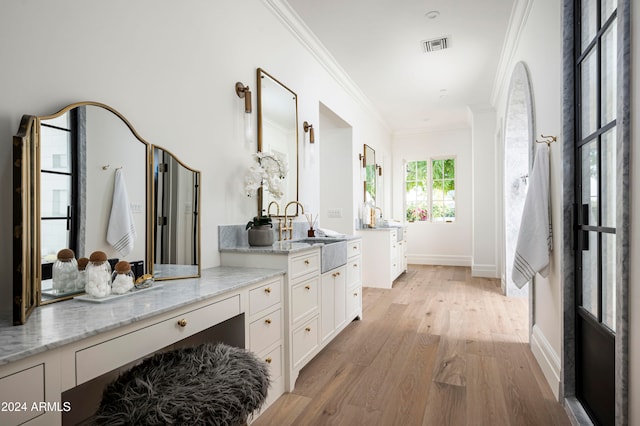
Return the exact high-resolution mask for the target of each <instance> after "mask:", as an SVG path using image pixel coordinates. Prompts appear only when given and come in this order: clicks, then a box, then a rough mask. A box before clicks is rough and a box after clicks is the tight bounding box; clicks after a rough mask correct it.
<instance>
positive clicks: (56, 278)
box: [52, 249, 78, 293]
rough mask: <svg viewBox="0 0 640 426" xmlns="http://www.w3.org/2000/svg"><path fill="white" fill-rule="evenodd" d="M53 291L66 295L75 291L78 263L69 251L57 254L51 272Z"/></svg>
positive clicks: (71, 251) (64, 250)
mask: <svg viewBox="0 0 640 426" xmlns="http://www.w3.org/2000/svg"><path fill="white" fill-rule="evenodd" d="M52 278H53V280H52V281H53V289H54V291H55V292H56V293H66V292H69V291H74V290H75V289H76V282H77V280H78V262H76V259H75V254H74V253H73V250H71V249H62V250H60V251H59V252H58V255H57V259H56V261H55V262H54V264H53V271H52Z"/></svg>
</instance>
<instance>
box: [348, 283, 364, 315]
mask: <svg viewBox="0 0 640 426" xmlns="http://www.w3.org/2000/svg"><path fill="white" fill-rule="evenodd" d="M361 305H362V286H360V285H358V286H356V287H353V288H348V289H347V321H351V320H352V319H353V317H354V316H355V313H356V312H358V311H359V310H360V306H361Z"/></svg>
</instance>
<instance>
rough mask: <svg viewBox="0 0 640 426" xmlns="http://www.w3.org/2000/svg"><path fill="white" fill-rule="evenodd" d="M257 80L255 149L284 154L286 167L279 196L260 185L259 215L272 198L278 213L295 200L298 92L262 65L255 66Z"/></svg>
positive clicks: (297, 174)
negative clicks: (283, 182) (266, 191)
mask: <svg viewBox="0 0 640 426" xmlns="http://www.w3.org/2000/svg"><path fill="white" fill-rule="evenodd" d="M256 80H257V87H258V152H277V153H280V154H282V155H283V156H284V158H286V161H287V167H288V172H287V177H286V178H285V179H286V182H285V186H284V187H285V189H284V195H283V196H282V197H281V198H280V199H276V198H274V197H272V196H271V194H269V193H265V191H263V190H262V188H260V189H259V190H258V215H261V214H267V211H268V207H269V204H270V203H271V202H272V201H276V202H277V203H278V204H279V205H280V207H281V210H280V213H281V214H284V207H285V205H286V203H288V202H290V201H298V176H299V164H298V96H297V95H296V93H295V92H294V91H292V90H291V89H289V88H288V87H287V86H285V85H284V84H282V83H281V82H280V81H278V80H277V79H276V78H274V77H273V76H271V75H270V74H269V73H267V72H266V71H265V70H263V69H262V68H258V69H257V71H256ZM283 204H284V205H283ZM297 214H298V206H297V205H296V215H297Z"/></svg>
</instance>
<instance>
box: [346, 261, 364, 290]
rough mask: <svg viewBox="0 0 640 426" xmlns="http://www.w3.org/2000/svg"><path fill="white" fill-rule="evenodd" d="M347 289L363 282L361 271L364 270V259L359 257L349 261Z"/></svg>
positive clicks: (347, 266)
mask: <svg viewBox="0 0 640 426" xmlns="http://www.w3.org/2000/svg"><path fill="white" fill-rule="evenodd" d="M346 268H347V287H349V286H350V285H353V284H355V283H357V282H360V281H361V280H362V276H361V273H360V270H361V268H362V258H361V257H357V258H354V259H349V260H348V261H347V265H346Z"/></svg>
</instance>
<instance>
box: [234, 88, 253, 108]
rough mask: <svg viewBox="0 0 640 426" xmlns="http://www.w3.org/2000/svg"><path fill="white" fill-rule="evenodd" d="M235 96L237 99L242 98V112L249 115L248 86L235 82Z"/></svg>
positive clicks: (249, 93) (249, 94)
mask: <svg viewBox="0 0 640 426" xmlns="http://www.w3.org/2000/svg"><path fill="white" fill-rule="evenodd" d="M236 95H238V97H239V98H244V112H246V113H247V114H251V90H249V86H245V85H244V84H242V83H240V82H237V83H236Z"/></svg>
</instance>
